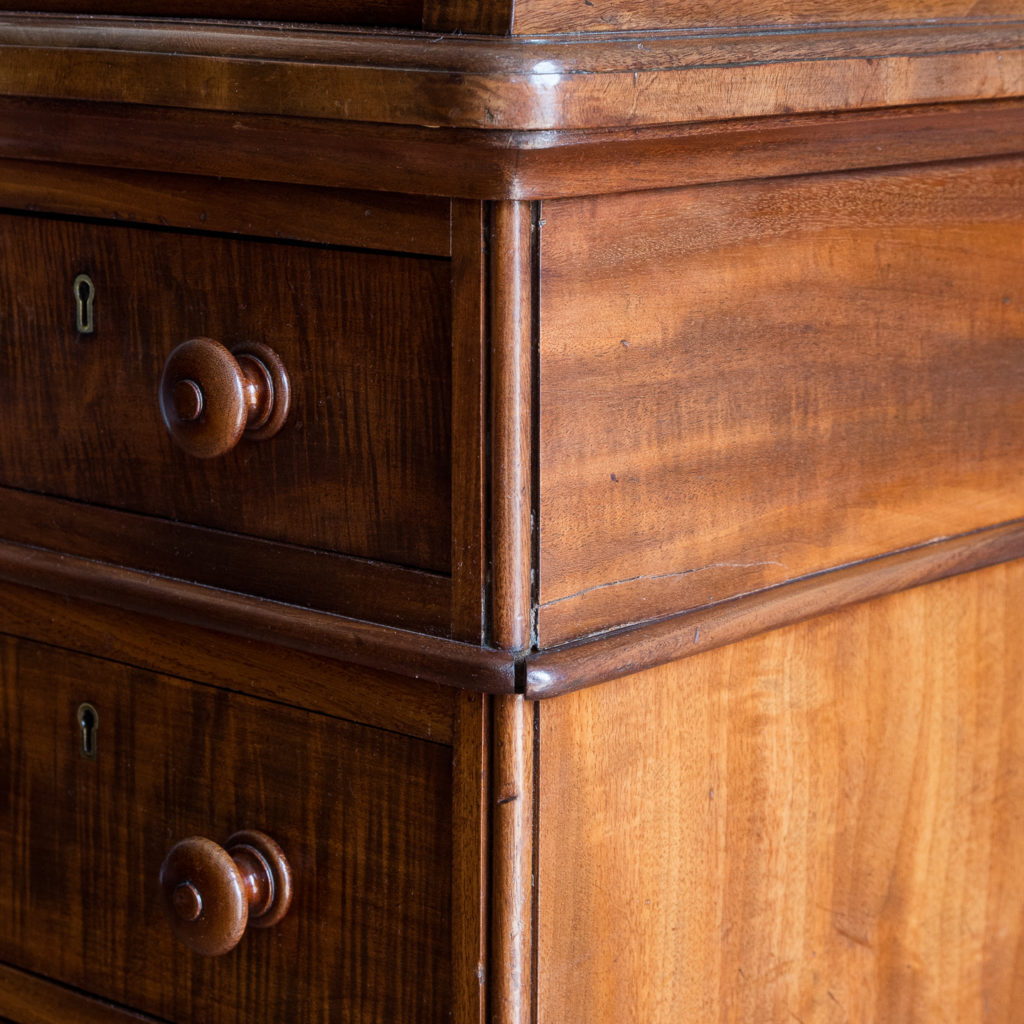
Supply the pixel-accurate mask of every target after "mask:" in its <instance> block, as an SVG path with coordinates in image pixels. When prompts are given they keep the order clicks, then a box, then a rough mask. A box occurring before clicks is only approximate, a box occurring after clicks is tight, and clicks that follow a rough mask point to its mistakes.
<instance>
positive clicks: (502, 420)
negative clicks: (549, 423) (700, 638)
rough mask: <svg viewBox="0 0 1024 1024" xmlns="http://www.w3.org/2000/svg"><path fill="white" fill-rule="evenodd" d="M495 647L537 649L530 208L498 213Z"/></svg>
mask: <svg viewBox="0 0 1024 1024" xmlns="http://www.w3.org/2000/svg"><path fill="white" fill-rule="evenodd" d="M491 217H492V222H491V237H490V250H489V251H490V258H491V267H490V271H491V272H490V278H489V281H490V297H491V319H490V348H491V352H490V356H491V359H490V399H491V407H490V424H491V467H490V469H491V496H490V497H491V506H490V507H491V538H490V540H491V548H490V550H491V594H490V600H491V609H490V611H491V618H490V621H491V643H492V644H493V645H494V646H495V647H498V648H502V649H505V650H514V651H515V650H522V649H524V648H526V647H528V646H529V644H530V632H531V613H532V600H533V594H532V588H531V579H532V576H531V570H532V565H531V558H532V548H533V522H532V515H533V480H532V478H531V473H530V467H531V465H532V463H533V373H534V369H533V333H532V331H533V326H532V325H533V294H534V292H533V288H534V277H533V254H534V244H535V238H536V234H535V231H534V225H533V219H534V210H533V206H532V204H530V203H500V204H496V205H495V206H494V207H493V208H492V214H491Z"/></svg>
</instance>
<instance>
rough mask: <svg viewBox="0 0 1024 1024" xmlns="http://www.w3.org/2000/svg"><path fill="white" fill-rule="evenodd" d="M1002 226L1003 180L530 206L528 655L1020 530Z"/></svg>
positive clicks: (1017, 267)
mask: <svg viewBox="0 0 1024 1024" xmlns="http://www.w3.org/2000/svg"><path fill="white" fill-rule="evenodd" d="M1022 211H1024V163H1022V162H1021V161H1020V160H1001V161H993V162H978V163H964V164H961V165H947V166H939V167H923V168H916V169H910V170H895V171H880V172H874V173H862V174H846V175H828V176H824V175H823V176H818V177H810V176H808V177H798V178H791V179H781V180H775V181H758V182H747V183H740V184H730V185H722V186H708V187H701V188H692V189H683V190H677V191H668V192H653V193H647V194H643V193H641V194H637V195H632V196H621V197H603V198H596V199H593V200H572V201H570V200H566V201H559V202H552V203H546V204H545V209H544V221H545V226H544V229H543V230H544V236H543V242H542V268H543V269H542V291H541V295H542V298H541V356H540V359H541V370H540V373H541V384H540V416H541V426H540V439H541V452H540V516H541V527H540V533H541V553H540V604H541V609H540V631H541V637H542V639H543V640H544V641H545V642H546V643H554V642H556V641H558V640H563V639H565V638H567V637H569V636H573V635H579V634H580V633H587V632H592V631H596V630H600V629H605V628H608V627H609V626H613V625H616V624H618V623H624V622H630V621H636V620H642V619H651V618H655V617H657V616H660V615H666V614H670V613H672V612H676V611H680V610H683V609H688V608H695V607H700V606H703V605H706V604H710V603H713V602H717V601H722V600H724V599H727V598H729V597H732V596H734V595H736V594H742V593H747V592H750V591H755V590H758V589H760V588H763V587H767V586H771V585H773V584H777V583H781V582H783V581H785V580H789V579H795V578H798V577H801V576H805V575H807V574H809V573H812V572H816V571H820V570H823V569H828V568H831V567H836V566H840V565H843V564H847V563H851V562H856V561H859V560H862V559H867V558H870V557H872V556H875V555H878V554H881V553H884V552H888V551H894V550H899V549H902V548H907V547H912V546H915V545H921V544H925V543H927V542H929V541H933V540H936V539H938V538H942V537H948V536H953V535H956V534H962V533H967V532H970V531H973V530H977V529H979V528H982V527H985V526H990V525H994V524H998V523H1001V522H1005V521H1008V520H1011V519H1015V518H1017V517H1020V516H1021V515H1024V433H1022V429H1021V428H1022V424H1024V353H1022V342H1024V212H1022ZM583 311H586V315H583ZM580 524H585V528H581V526H580Z"/></svg>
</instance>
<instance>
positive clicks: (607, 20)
mask: <svg viewBox="0 0 1024 1024" xmlns="http://www.w3.org/2000/svg"><path fill="white" fill-rule="evenodd" d="M31 6H32V9H33V10H36V11H45V12H52V13H65V14H101V15H102V14H107V15H128V16H134V17H170V18H214V19H229V20H241V21H253V20H270V21H306V22H319V23H322V24H330V25H349V26H368V27H377V28H405V29H423V30H426V31H440V32H466V33H480V34H485V35H503V36H507V35H517V36H536V35H561V34H565V33H574V32H614V31H646V30H654V29H684V30H694V29H720V28H726V29H728V28H751V27H766V28H779V27H795V26H798V27H809V26H819V25H867V24H873V23H878V22H929V21H936V20H939V21H964V20H966V21H980V20H991V19H1001V18H1012V17H1015V16H1018V15H1019V13H1020V6H1019V3H1017V2H1016V0H980V2H972V0H929V2H927V3H922V2H919V0H294V2H293V3H291V4H289V5H288V6H287V7H282V5H281V4H279V3H275V2H273V0H209V2H207V0H106V2H104V3H94V2H90V0H40V2H37V3H35V4H33V5H31ZM26 7H27V5H26V4H25V3H9V2H8V3H0V11H16V10H20V11H24V10H25V9H26Z"/></svg>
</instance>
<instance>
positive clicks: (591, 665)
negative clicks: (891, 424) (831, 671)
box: [525, 520, 1024, 699]
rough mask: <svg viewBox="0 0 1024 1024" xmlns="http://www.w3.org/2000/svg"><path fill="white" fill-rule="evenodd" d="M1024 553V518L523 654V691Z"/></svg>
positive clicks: (617, 671)
mask: <svg viewBox="0 0 1024 1024" xmlns="http://www.w3.org/2000/svg"><path fill="white" fill-rule="evenodd" d="M1022 557H1024V520H1017V521H1015V522H1013V523H1009V524H1006V525H1004V526H999V527H995V528H993V529H989V530H980V531H978V532H976V533H970V534H967V535H966V536H962V537H954V538H952V539H949V540H943V541H938V542H936V543H933V544H927V545H925V546H923V547H919V548H913V549H911V550H909V551H901V552H897V553H895V554H891V555H885V556H882V557H880V558H875V559H871V560H869V561H866V562H860V563H858V564H856V565H851V566H846V567H844V568H842V569H836V570H833V571H831V572H823V573H817V574H815V575H813V576H808V577H806V578H804V579H801V580H796V581H794V582H792V583H785V584H782V585H781V586H777V587H772V588H770V589H768V590H762V591H758V592H757V593H754V594H747V595H745V596H743V597H737V598H735V599H733V600H731V601H723V602H721V603H720V604H715V605H711V606H709V607H707V608H699V609H697V610H696V611H688V612H684V613H682V614H680V615H673V616H669V617H668V618H665V619H661V620H659V621H656V622H649V623H644V624H643V625H641V626H637V627H632V628H626V629H620V630H615V631H612V632H609V633H606V634H604V635H603V636H601V637H598V638H596V639H592V640H589V641H586V642H582V643H577V644H567V645H566V646H564V647H561V648H557V649H551V650H547V651H540V652H539V653H537V654H535V655H533V656H531V657H530V658H529V659H527V663H526V667H525V693H526V696H527V697H530V698H534V699H536V698H541V697H554V696H556V695H558V694H561V693H568V692H570V691H572V690H578V689H581V688H582V687H585V686H593V685H595V684H596V683H602V682H608V681H609V680H612V679H618V678H621V677H623V676H627V675H631V674H633V673H635V672H640V671H643V670H645V669H648V668H653V667H655V666H656V665H664V664H667V663H668V662H671V661H677V660H679V659H681V658H687V657H690V656H691V655H694V654H700V653H701V652H702V651H709V650H713V649H714V648H716V647H723V646H724V645H726V644H731V643H733V642H735V641H737V640H742V639H744V638H746V637H749V636H755V635H756V634H758V633H766V632H768V631H769V630H772V629H778V628H780V627H781V626H788V625H790V624H791V623H794V622H800V621H802V620H804V619H810V618H813V617H814V616H817V615H824V614H827V613H829V612H833V611H836V610H838V609H840V608H846V607H849V606H850V605H853V604H858V603H859V602H861V601H869V600H871V599H872V598H876V597H882V596H883V595H885V594H892V593H895V592H896V591H899V590H907V589H909V588H911V587H918V586H921V585H922V584H925V583H933V582H935V581H937V580H941V579H945V578H946V577H948V576H956V575H959V574H960V573H965V572H971V571H972V570H974V569H980V568H983V567H985V566H989V565H994V564H996V563H997V562H1005V561H1009V560H1011V559H1014V558H1022Z"/></svg>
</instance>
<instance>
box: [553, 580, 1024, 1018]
mask: <svg viewBox="0 0 1024 1024" xmlns="http://www.w3.org/2000/svg"><path fill="white" fill-rule="evenodd" d="M1022 597H1024V563H1021V562H1015V563H1011V564H1007V565H1005V566H998V567H994V568H991V569H986V570H984V571H982V572H978V573H974V574H970V575H967V576H962V577H959V578H957V579H955V580H949V581H944V582H940V583H936V584H931V585H929V586H927V587H922V588H919V589H916V590H912V591H908V592H906V593H903V594H899V595H895V596H892V597H889V598H885V599H882V600H879V601H874V602H870V603H868V604H864V605H861V606H859V607H857V608H853V609H850V610H848V611H845V612H841V613H838V614H835V615H830V616H825V617H823V618H819V619H816V620H814V621H812V622H809V623H806V624H804V625H800V626H796V627H792V628H789V629H786V630H781V631H778V632H775V633H772V634H770V635H768V636H766V637H763V638H760V639H756V640H751V641H747V642H745V643H742V644H737V645H733V646H730V647H726V648H723V649H721V650H719V651H715V652H711V653H710V654H707V655H703V656H700V657H698V658H694V659H690V660H688V661H685V662H681V663H679V664H678V665H675V666H666V667H665V668H662V669H657V670H655V671H653V672H649V673H646V674H644V675H641V676H637V677H635V678H634V679H633V680H631V681H630V682H629V684H627V685H615V686H601V687H595V688H592V689H589V690H586V691H582V692H580V693H578V694H573V695H571V696H568V697H566V698H563V699H559V700H556V701H548V702H544V703H542V704H541V710H540V733H539V740H538V743H539V760H538V763H537V771H538V772H539V773H540V790H539V792H540V802H539V807H538V815H539V832H538V835H539V842H540V851H539V876H538V913H539V921H538V943H539V969H540V975H539V1013H538V1017H537V1020H538V1021H539V1022H541V1024H543V1022H552V1024H554V1022H559V1024H560V1022H563V1021H583V1020H585V1021H590V1022H594V1024H599V1022H603V1021H608V1022H612V1021H614V1022H616V1024H625V1022H637V1024H660V1022H666V1024H667V1022H675V1021H678V1020H680V1019H686V1020H691V1019H692V1020H700V1021H706V1022H712V1021H732V1022H748V1021H749V1022H751V1024H753V1022H755V1021H756V1022H757V1024H766V1022H776V1021H778V1022H779V1024H782V1022H783V1021H785V1022H789V1021H792V1020H794V1019H799V1020H804V1021H839V1020H853V1021H858V1022H863V1024H869V1022H876V1021H877V1022H879V1024H882V1022H891V1021H900V1022H905V1024H911V1022H921V1024H925V1022H927V1024H933V1022H935V1021H945V1020H949V1021H958V1022H964V1021H982V1020H992V1021H1011V1020H1015V1019H1016V1017H1017V1009H1018V1007H1019V1005H1020V1000H1021V997H1022V986H1024V964H1022V963H1021V960H1020V949H1021V940H1022V934H1021V931H1022V918H1021V913H1020V907H1021V901H1022V899H1024V883H1022V879H1021V874H1020V871H1019V865H1020V862H1021V858H1022V856H1024V828H1022V826H1021V819H1020V815H1019V813H1018V810H1017V808H1018V807H1019V805H1020V803H1021V800H1022V799H1024V792H1022V785H1024V774H1022V772H1021V749H1022V748H1021V743H1022V737H1024V704H1022V702H1021V692H1020V679H1021V674H1022V672H1024V639H1022V634H1021V631H1020V629H1019V628H1018V627H1017V624H1016V614H1017V609H1018V608H1019V607H1020V603H1021V600H1022Z"/></svg>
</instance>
